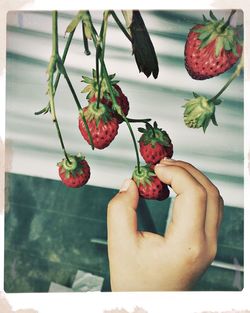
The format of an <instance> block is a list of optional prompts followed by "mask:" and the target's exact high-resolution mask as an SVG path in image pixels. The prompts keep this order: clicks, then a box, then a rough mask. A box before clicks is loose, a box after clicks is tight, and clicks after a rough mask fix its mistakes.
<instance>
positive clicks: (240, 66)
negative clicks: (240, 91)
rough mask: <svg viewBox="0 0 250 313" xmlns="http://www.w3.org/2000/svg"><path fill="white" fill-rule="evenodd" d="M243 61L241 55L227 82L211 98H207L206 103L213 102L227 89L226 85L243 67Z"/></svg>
mask: <svg viewBox="0 0 250 313" xmlns="http://www.w3.org/2000/svg"><path fill="white" fill-rule="evenodd" d="M243 66H244V62H243V55H242V56H241V58H240V62H239V63H238V65H237V67H236V70H235V71H234V73H233V74H232V76H231V77H230V78H229V80H228V81H227V83H226V84H225V85H224V86H223V87H222V88H221V90H220V91H219V92H218V93H217V94H216V95H215V96H214V97H213V98H211V99H209V100H208V103H211V102H214V101H215V100H216V99H217V98H219V96H220V95H221V94H222V93H223V92H224V91H225V90H226V89H227V87H228V86H229V85H230V84H231V83H232V81H233V80H234V79H235V78H236V77H238V76H239V75H240V72H241V70H242V69H243Z"/></svg>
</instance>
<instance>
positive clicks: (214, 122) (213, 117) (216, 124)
mask: <svg viewBox="0 0 250 313" xmlns="http://www.w3.org/2000/svg"><path fill="white" fill-rule="evenodd" d="M211 120H212V122H213V124H214V125H215V126H218V123H217V121H216V118H215V114H213V115H212V116H211Z"/></svg>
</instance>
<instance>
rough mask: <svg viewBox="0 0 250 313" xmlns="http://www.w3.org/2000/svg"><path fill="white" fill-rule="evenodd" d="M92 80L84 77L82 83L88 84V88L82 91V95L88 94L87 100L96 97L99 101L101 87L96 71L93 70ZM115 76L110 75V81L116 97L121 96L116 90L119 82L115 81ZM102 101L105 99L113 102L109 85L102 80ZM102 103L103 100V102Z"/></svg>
mask: <svg viewBox="0 0 250 313" xmlns="http://www.w3.org/2000/svg"><path fill="white" fill-rule="evenodd" d="M92 76H93V77H92V78H90V77H87V76H82V82H84V83H86V84H87V86H86V87H85V88H84V89H83V90H82V91H81V92H82V93H87V97H86V98H87V99H92V98H93V97H95V98H96V99H97V97H98V91H99V85H98V81H97V75H96V70H95V69H93V70H92ZM114 77H115V74H111V75H109V80H110V83H111V86H112V91H113V94H114V96H115V97H116V96H119V92H118V91H117V90H116V88H115V87H114V85H116V84H117V83H118V82H119V81H118V80H114ZM99 92H100V100H101V99H102V98H103V97H104V98H105V99H107V100H111V97H110V93H109V89H108V85H107V83H106V80H105V79H101V84H100V91H99ZM101 101H102V100H101Z"/></svg>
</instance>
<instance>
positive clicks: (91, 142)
mask: <svg viewBox="0 0 250 313" xmlns="http://www.w3.org/2000/svg"><path fill="white" fill-rule="evenodd" d="M62 67H63V69H64V70H63V75H64V77H65V79H66V81H67V84H68V86H69V89H70V91H71V93H72V95H73V98H74V100H75V103H76V105H77V108H78V112H79V114H80V116H81V118H82V121H83V123H84V126H85V128H86V130H87V134H88V137H89V140H90V145H91V148H92V150H94V143H93V138H92V135H91V133H90V130H89V126H88V124H87V121H86V118H85V116H84V114H82V107H81V104H80V102H79V100H78V97H77V95H76V93H75V90H74V87H73V86H72V83H71V81H70V78H69V76H68V74H67V72H66V69H65V67H64V65H62Z"/></svg>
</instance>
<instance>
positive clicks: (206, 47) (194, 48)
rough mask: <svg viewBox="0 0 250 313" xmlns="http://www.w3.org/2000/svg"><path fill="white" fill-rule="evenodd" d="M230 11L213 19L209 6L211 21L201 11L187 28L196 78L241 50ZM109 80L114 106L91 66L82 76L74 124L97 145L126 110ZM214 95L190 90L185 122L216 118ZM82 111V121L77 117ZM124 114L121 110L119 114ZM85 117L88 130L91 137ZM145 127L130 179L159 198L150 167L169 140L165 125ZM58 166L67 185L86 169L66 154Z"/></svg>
mask: <svg viewBox="0 0 250 313" xmlns="http://www.w3.org/2000/svg"><path fill="white" fill-rule="evenodd" d="M233 14H234V11H233V12H232V13H231V15H230V17H229V19H228V20H227V22H224V19H222V20H217V19H216V17H215V16H214V15H213V13H212V12H210V16H211V19H212V20H211V21H210V20H207V19H206V18H205V17H204V23H203V24H197V25H195V26H194V27H193V28H192V29H191V30H190V32H189V34H188V36H187V40H186V44H185V66H186V69H187V71H188V73H189V75H190V76H191V77H192V78H194V79H198V80H204V79H208V78H212V77H214V76H217V75H220V74H222V73H224V72H225V71H227V70H228V69H230V68H231V67H232V66H233V65H234V64H235V63H236V62H237V60H238V59H239V58H240V56H241V54H242V45H241V44H240V42H239V39H238V35H237V33H236V31H235V30H234V29H233V28H232V27H231V26H230V25H229V22H230V18H231V16H232V15H233ZM109 78H110V82H111V86H112V88H113V89H112V90H113V94H114V96H115V98H116V102H117V104H118V106H119V110H120V113H121V112H122V114H118V113H117V112H119V110H118V111H117V109H114V106H113V101H112V97H111V95H110V93H109V91H108V90H109V89H108V88H107V85H106V82H105V80H103V81H101V83H100V82H99V81H98V79H97V77H96V73H95V71H93V78H88V77H85V76H83V82H85V83H86V84H87V86H86V87H85V88H84V90H83V92H86V93H87V99H88V105H87V106H86V107H84V108H83V109H82V112H81V114H80V116H79V129H80V132H81V134H82V136H83V138H84V139H85V140H86V141H87V142H88V143H89V144H93V146H94V147H95V148H97V149H104V148H106V147H107V146H109V144H110V143H111V142H112V141H113V140H114V138H115V137H116V135H117V133H118V128H119V124H120V123H122V122H123V121H124V116H125V117H126V116H127V114H128V111H129V102H128V99H127V97H126V96H125V95H124V93H123V92H122V90H121V88H120V87H119V85H118V84H117V83H118V81H114V80H113V78H114V75H110V76H109ZM220 102H221V101H220V100H219V99H216V100H215V99H214V101H210V100H208V99H206V98H205V97H201V96H199V95H197V94H194V99H191V100H189V101H188V102H187V103H186V105H185V112H184V121H185V123H186V125H187V126H188V127H195V128H198V127H203V129H204V130H205V129H206V127H207V125H208V123H209V122H210V120H212V121H213V123H214V124H215V125H217V123H216V120H215V115H214V113H215V105H217V104H219V103H220ZM82 115H84V117H85V120H86V122H85V121H84V120H83V119H82ZM122 115H123V116H122ZM86 123H87V126H88V128H89V132H90V133H91V137H92V141H93V142H92V143H91V142H90V137H89V133H88V130H87V129H86ZM145 125H146V127H145V128H138V130H139V132H141V133H142V135H141V137H140V139H139V145H140V153H141V156H142V158H143V159H144V160H145V162H146V164H145V165H142V166H141V165H139V164H138V165H137V166H136V167H135V169H134V171H133V174H132V179H133V180H134V181H135V183H136V184H137V186H138V190H139V194H140V196H141V197H143V198H146V199H157V200H163V199H166V198H167V197H168V196H169V189H168V186H167V185H165V184H163V183H162V182H161V181H160V180H159V179H158V178H157V176H156V174H155V172H154V167H155V165H156V164H157V163H159V162H160V160H161V159H163V158H164V157H167V158H171V157H172V155H173V144H172V142H171V139H170V138H169V136H168V134H167V132H166V131H164V130H162V129H160V128H158V125H157V123H156V122H155V123H154V124H153V126H152V125H151V124H150V123H148V122H145ZM58 166H59V175H60V177H61V179H62V181H63V183H64V184H65V185H67V186H69V187H74V188H75V187H80V186H82V185H84V184H86V183H87V181H88V179H89V177H90V169H89V165H88V163H87V161H86V160H85V159H84V157H82V156H80V155H78V156H69V157H68V159H63V160H62V161H61V162H60V163H58Z"/></svg>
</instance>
